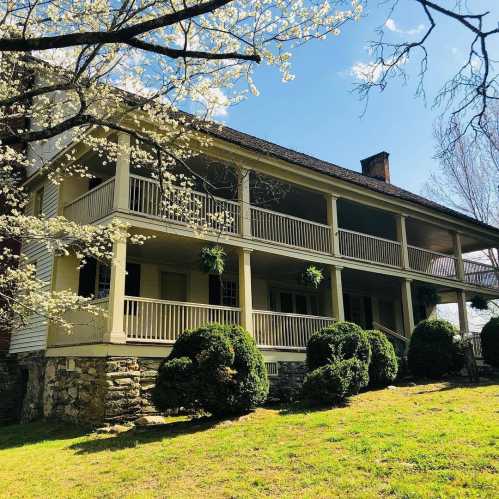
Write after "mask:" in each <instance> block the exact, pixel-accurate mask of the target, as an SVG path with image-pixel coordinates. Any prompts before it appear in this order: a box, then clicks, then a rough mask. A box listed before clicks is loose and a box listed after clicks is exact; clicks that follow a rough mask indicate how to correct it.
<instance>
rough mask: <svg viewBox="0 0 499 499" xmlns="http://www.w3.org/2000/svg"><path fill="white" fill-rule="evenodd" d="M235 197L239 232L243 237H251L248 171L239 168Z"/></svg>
mask: <svg viewBox="0 0 499 499" xmlns="http://www.w3.org/2000/svg"><path fill="white" fill-rule="evenodd" d="M237 197H238V200H239V216H240V229H239V230H240V232H241V235H242V236H243V237H251V205H250V171H249V170H247V169H246V168H239V172H238V185H237Z"/></svg>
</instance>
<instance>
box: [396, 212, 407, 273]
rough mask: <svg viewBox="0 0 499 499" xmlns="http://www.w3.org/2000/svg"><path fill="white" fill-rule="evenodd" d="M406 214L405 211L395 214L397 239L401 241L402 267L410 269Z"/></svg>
mask: <svg viewBox="0 0 499 499" xmlns="http://www.w3.org/2000/svg"><path fill="white" fill-rule="evenodd" d="M406 218H407V217H406V215H404V214H403V213H400V214H397V215H396V216H395V221H396V225H397V241H398V242H399V243H400V256H401V264H402V268H403V269H405V270H408V269H410V264H409V250H408V248H407V230H406V226H405V220H406Z"/></svg>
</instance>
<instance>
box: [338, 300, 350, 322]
mask: <svg viewBox="0 0 499 499" xmlns="http://www.w3.org/2000/svg"><path fill="white" fill-rule="evenodd" d="M343 309H344V314H345V320H346V321H349V322H350V321H351V320H352V314H351V308H350V295H349V294H347V293H343ZM335 318H336V320H338V317H335Z"/></svg>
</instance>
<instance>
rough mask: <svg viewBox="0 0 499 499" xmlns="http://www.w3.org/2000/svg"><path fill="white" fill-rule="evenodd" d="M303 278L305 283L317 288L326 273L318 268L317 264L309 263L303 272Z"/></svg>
mask: <svg viewBox="0 0 499 499" xmlns="http://www.w3.org/2000/svg"><path fill="white" fill-rule="evenodd" d="M302 280H303V282H304V283H305V284H308V285H310V286H313V287H314V288H316V289H317V288H318V287H319V286H320V284H321V282H322V281H323V280H324V273H323V271H322V269H319V268H317V267H316V266H315V265H309V266H308V267H307V268H306V269H305V272H303V275H302Z"/></svg>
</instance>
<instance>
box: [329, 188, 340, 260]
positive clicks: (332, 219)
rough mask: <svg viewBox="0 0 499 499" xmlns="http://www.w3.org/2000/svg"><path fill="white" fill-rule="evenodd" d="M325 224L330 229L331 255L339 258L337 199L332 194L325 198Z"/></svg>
mask: <svg viewBox="0 0 499 499" xmlns="http://www.w3.org/2000/svg"><path fill="white" fill-rule="evenodd" d="M326 203H327V223H328V225H329V226H330V227H331V253H332V254H333V256H340V235H339V232H338V229H339V227H338V197H337V196H335V195H333V194H328V195H327V196H326Z"/></svg>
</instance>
